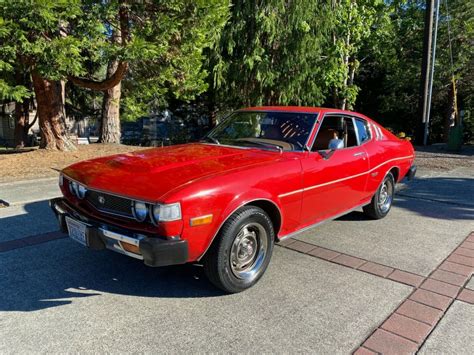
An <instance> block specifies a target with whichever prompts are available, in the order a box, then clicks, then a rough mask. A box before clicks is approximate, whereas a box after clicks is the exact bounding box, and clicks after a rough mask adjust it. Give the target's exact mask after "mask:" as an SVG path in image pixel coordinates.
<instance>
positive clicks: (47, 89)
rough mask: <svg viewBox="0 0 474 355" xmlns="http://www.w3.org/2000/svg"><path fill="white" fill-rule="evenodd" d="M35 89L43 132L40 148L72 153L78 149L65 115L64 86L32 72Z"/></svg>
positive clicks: (40, 125)
mask: <svg viewBox="0 0 474 355" xmlns="http://www.w3.org/2000/svg"><path fill="white" fill-rule="evenodd" d="M31 77H32V79H33V88H34V90H35V96H36V102H37V106H38V108H37V109H38V115H39V127H40V131H41V144H40V148H43V149H50V150H63V151H72V150H76V147H75V146H74V144H73V143H72V141H71V140H70V139H69V137H68V135H67V130H66V120H65V118H66V117H65V115H64V112H65V111H64V100H63V84H62V83H61V82H60V81H53V80H48V79H45V78H43V77H41V76H40V75H39V74H38V73H37V72H36V71H33V72H32V75H31Z"/></svg>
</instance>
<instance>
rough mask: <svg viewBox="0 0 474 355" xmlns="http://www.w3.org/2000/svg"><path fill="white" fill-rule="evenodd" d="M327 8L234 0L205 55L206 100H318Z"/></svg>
mask: <svg viewBox="0 0 474 355" xmlns="http://www.w3.org/2000/svg"><path fill="white" fill-rule="evenodd" d="M327 12H328V7H327V6H326V5H325V4H324V2H320V1H314V0H298V1H296V0H293V1H280V0H266V1H259V2H254V1H243V0H238V1H234V3H233V6H232V9H231V17H230V20H229V22H228V23H227V24H226V26H225V27H224V29H223V31H222V33H221V34H220V38H219V41H218V42H217V43H216V45H215V46H214V47H213V48H212V50H211V52H210V55H209V57H210V59H209V66H210V68H211V69H210V70H211V71H212V76H211V81H212V90H211V91H210V92H211V94H212V95H213V96H214V97H213V98H211V100H213V101H214V102H217V103H221V104H222V105H224V106H226V107H230V108H235V107H240V106H251V105H252V106H253V105H274V104H280V105H285V104H295V105H318V104H321V103H322V102H323V101H324V98H325V95H324V92H323V88H322V86H321V84H320V82H321V75H322V74H323V73H322V71H321V67H322V64H323V62H324V61H325V60H326V58H325V57H324V55H323V50H322V43H323V42H324V40H325V36H327V34H328V31H327V28H328V26H329V24H328V23H327V16H325V15H326V14H327Z"/></svg>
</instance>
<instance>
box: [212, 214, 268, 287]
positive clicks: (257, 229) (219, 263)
mask: <svg viewBox="0 0 474 355" xmlns="http://www.w3.org/2000/svg"><path fill="white" fill-rule="evenodd" d="M274 240H275V232H274V230H273V224H272V222H271V220H270V218H269V217H268V215H267V214H266V213H265V212H264V211H263V210H262V209H261V208H258V207H254V206H246V207H243V208H241V209H239V210H238V211H237V212H235V213H234V214H233V215H231V216H230V217H229V219H228V220H227V221H226V222H225V223H224V225H223V226H222V228H221V230H220V231H219V234H218V235H217V237H216V240H215V241H214V243H213V244H212V246H211V248H210V249H209V251H208V253H207V254H206V257H205V259H204V271H205V273H206V275H207V277H208V278H209V280H210V281H211V282H212V283H213V284H214V285H215V286H217V287H218V288H220V289H222V290H224V291H226V292H229V293H236V292H241V291H244V290H246V289H247V288H249V287H251V286H253V285H254V284H255V283H257V281H258V280H259V279H260V278H261V277H262V275H263V273H264V272H265V270H266V269H267V266H268V264H269V262H270V258H271V256H272V251H273V242H274Z"/></svg>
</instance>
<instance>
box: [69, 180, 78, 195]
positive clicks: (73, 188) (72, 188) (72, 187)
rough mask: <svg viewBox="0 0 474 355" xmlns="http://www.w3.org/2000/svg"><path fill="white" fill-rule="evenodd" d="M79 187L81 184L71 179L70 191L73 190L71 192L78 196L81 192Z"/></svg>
mask: <svg viewBox="0 0 474 355" xmlns="http://www.w3.org/2000/svg"><path fill="white" fill-rule="evenodd" d="M78 187H79V186H78V183H77V182H75V181H69V191H71V193H72V194H73V195H74V196H76V197H77V196H78V194H79V193H78V192H77V190H78Z"/></svg>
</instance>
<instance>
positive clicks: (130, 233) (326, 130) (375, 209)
mask: <svg viewBox="0 0 474 355" xmlns="http://www.w3.org/2000/svg"><path fill="white" fill-rule="evenodd" d="M413 160H414V151H413V147H412V145H411V143H410V142H408V141H403V140H400V139H398V138H397V137H395V136H394V135H393V134H391V133H390V132H389V131H387V130H385V129H384V128H383V127H381V126H380V125H379V124H377V123H375V122H374V121H372V120H371V119H369V118H367V117H365V116H363V115H361V114H358V113H355V112H348V111H341V110H333V109H324V108H304V107H256V108H248V109H244V110H239V111H236V112H234V113H232V114H231V115H229V116H228V117H227V118H226V119H225V120H223V122H222V123H220V124H219V125H218V126H217V127H215V128H214V129H213V130H212V131H211V132H210V133H209V134H208V135H207V136H206V137H205V138H204V139H203V140H202V141H201V142H200V143H190V144H183V145H176V146H170V147H164V148H153V149H148V150H140V151H138V152H134V153H127V154H118V155H113V156H109V157H104V158H98V159H93V160H87V161H83V162H80V163H77V164H74V165H71V166H69V167H67V168H65V169H64V170H63V171H62V172H61V175H60V177H59V185H60V187H61V190H62V193H63V195H64V197H62V198H56V199H53V200H51V207H52V209H53V211H54V212H55V214H56V215H57V217H58V220H59V225H60V228H61V230H62V231H64V232H68V233H69V236H70V237H71V238H72V239H74V240H75V241H77V242H79V243H81V244H83V245H85V246H87V247H88V248H90V249H95V250H98V249H104V248H107V249H111V250H114V251H116V252H119V253H122V254H125V255H128V256H130V257H133V258H137V259H140V260H143V261H144V263H145V264H146V265H149V266H164V265H173V264H184V263H201V264H203V265H204V270H205V272H206V274H207V276H208V278H209V279H210V281H211V282H212V283H213V284H215V285H216V286H217V287H219V288H221V289H223V290H225V291H227V292H239V291H243V290H245V289H247V288H249V287H251V286H252V285H254V284H255V283H256V282H257V281H258V280H259V279H260V277H262V275H263V273H264V272H265V270H266V268H267V266H268V264H269V262H270V258H271V256H272V250H273V245H274V243H275V242H277V241H279V240H282V239H285V238H288V237H290V236H293V235H295V234H296V233H298V232H301V231H303V230H305V229H307V228H310V227H312V226H314V225H316V224H318V223H321V222H323V221H325V220H328V219H333V218H336V217H338V216H341V215H343V214H345V213H348V212H349V211H351V210H354V209H356V208H359V207H362V208H363V210H364V212H365V213H366V214H367V215H368V216H369V217H371V218H375V219H378V218H383V217H385V216H386V215H387V213H388V212H389V210H390V207H391V205H392V201H393V195H394V188H395V184H396V183H397V182H398V181H400V180H401V179H403V178H404V177H408V178H412V177H413V176H414V175H415V172H416V167H415V166H414V165H412V164H413Z"/></svg>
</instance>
